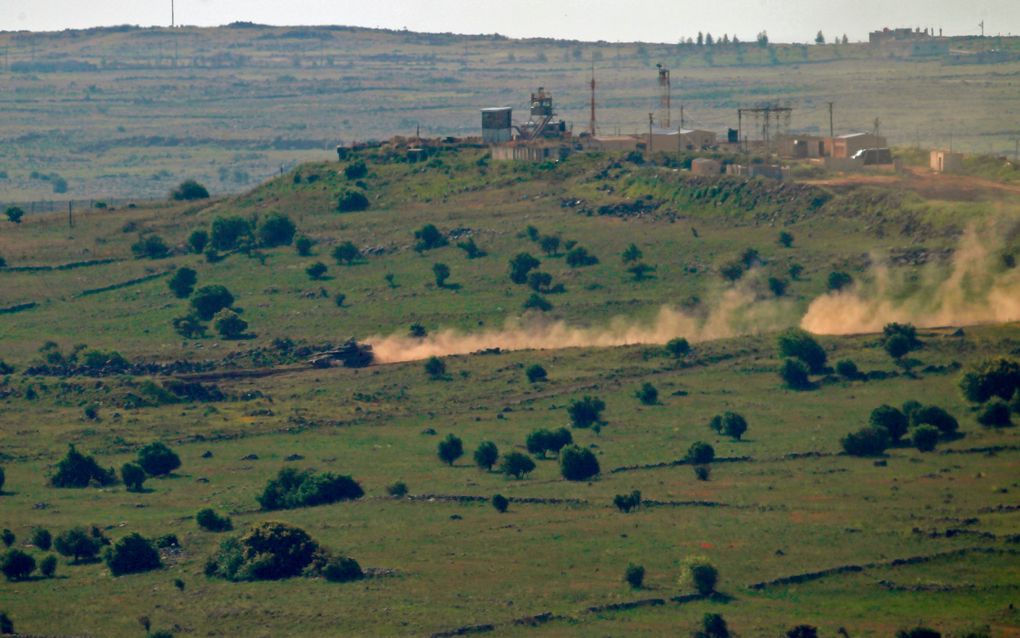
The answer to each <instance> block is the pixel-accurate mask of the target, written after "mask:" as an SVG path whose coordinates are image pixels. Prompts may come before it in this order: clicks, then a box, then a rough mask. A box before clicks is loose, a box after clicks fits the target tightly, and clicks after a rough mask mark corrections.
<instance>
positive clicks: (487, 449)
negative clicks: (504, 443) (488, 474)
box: [475, 441, 499, 471]
mask: <svg viewBox="0 0 1020 638" xmlns="http://www.w3.org/2000/svg"><path fill="white" fill-rule="evenodd" d="M498 459H499V448H497V447H496V444H495V443H493V442H492V441H482V442H481V443H479V444H478V447H477V448H476V449H475V465H477V466H478V467H480V468H482V469H483V470H485V471H489V470H491V469H492V466H493V465H495V464H496V461H497V460H498Z"/></svg>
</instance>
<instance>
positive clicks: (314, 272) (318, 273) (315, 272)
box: [305, 261, 329, 281]
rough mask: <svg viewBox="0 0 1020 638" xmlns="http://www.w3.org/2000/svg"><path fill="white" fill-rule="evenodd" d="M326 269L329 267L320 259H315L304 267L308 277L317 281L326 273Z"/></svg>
mask: <svg viewBox="0 0 1020 638" xmlns="http://www.w3.org/2000/svg"><path fill="white" fill-rule="evenodd" d="M327 270H329V269H328V268H327V267H326V264H324V263H322V262H321V261H317V262H315V263H314V264H312V265H311V266H309V267H307V268H305V274H306V275H308V278H309V279H311V280H313V281H318V280H319V279H322V278H323V277H324V276H325V275H326V271H327Z"/></svg>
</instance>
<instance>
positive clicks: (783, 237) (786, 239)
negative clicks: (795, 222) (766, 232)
mask: <svg viewBox="0 0 1020 638" xmlns="http://www.w3.org/2000/svg"><path fill="white" fill-rule="evenodd" d="M777 241H778V242H779V245H780V246H783V247H784V248H789V247H790V246H792V245H793V235H792V234H790V233H788V232H786V231H785V230H784V231H780V233H779V238H778V240H777Z"/></svg>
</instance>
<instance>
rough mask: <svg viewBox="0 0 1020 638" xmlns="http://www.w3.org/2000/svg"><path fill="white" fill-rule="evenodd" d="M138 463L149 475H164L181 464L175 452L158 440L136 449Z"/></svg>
mask: <svg viewBox="0 0 1020 638" xmlns="http://www.w3.org/2000/svg"><path fill="white" fill-rule="evenodd" d="M138 464H139V465H141V466H142V469H143V470H145V472H146V474H148V475H149V476H165V475H167V474H169V473H170V472H173V471H174V470H176V469H177V468H179V467H180V466H181V459H180V457H178V456H177V454H176V453H175V452H174V451H173V450H171V449H170V448H168V447H167V446H166V444H164V443H162V442H160V441H154V442H152V443H149V444H148V445H146V446H145V447H143V448H142V449H140V450H138Z"/></svg>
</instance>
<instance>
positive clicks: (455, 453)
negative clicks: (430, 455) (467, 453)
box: [436, 434, 464, 465]
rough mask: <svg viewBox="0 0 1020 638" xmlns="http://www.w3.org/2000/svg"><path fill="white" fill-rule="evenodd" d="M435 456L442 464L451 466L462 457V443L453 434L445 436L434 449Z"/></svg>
mask: <svg viewBox="0 0 1020 638" xmlns="http://www.w3.org/2000/svg"><path fill="white" fill-rule="evenodd" d="M436 454H437V455H438V456H439V459H440V460H441V461H442V462H443V463H446V464H447V465H453V462H454V461H456V460H457V459H459V458H460V457H462V456H463V455H464V442H463V441H461V440H460V438H459V437H457V436H455V435H453V434H447V435H446V438H445V439H443V440H442V441H440V442H439V445H438V446H437V447H436Z"/></svg>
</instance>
